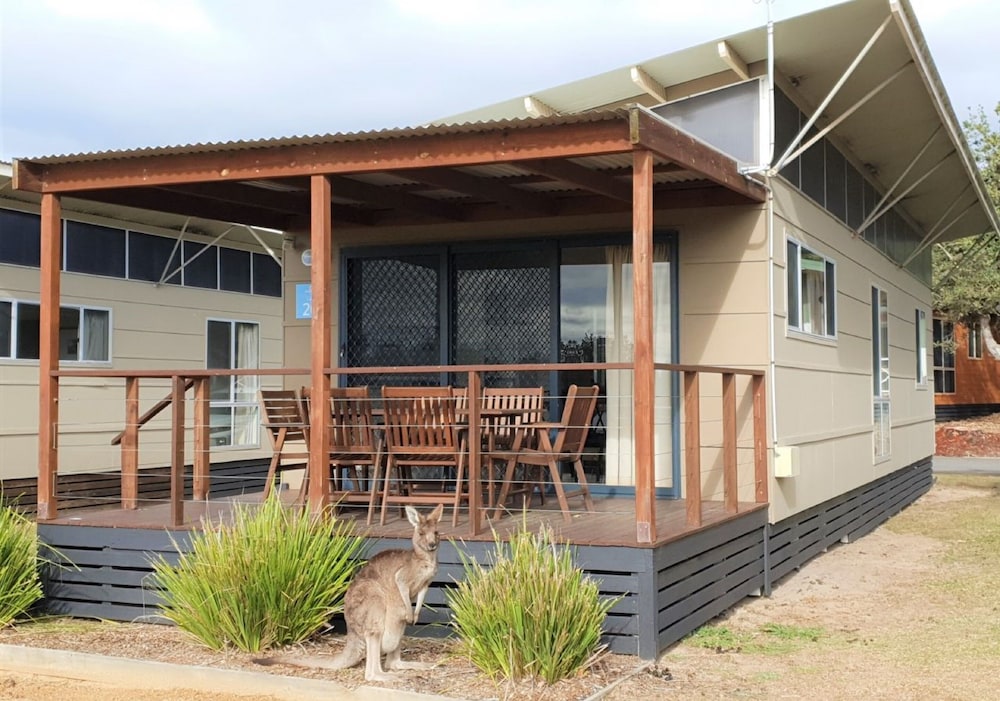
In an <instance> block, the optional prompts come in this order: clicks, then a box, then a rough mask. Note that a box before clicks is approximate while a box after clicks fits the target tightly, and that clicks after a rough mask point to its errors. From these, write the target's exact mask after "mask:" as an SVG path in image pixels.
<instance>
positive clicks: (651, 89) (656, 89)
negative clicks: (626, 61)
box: [629, 66, 667, 102]
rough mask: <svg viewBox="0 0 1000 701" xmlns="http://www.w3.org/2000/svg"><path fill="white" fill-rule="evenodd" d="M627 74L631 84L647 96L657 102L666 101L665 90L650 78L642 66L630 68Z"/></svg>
mask: <svg viewBox="0 0 1000 701" xmlns="http://www.w3.org/2000/svg"><path fill="white" fill-rule="evenodd" d="M629 73H630V74H631V75H632V82H633V83H635V84H636V85H637V86H638V87H639V89H640V90H642V91H643V92H644V93H646V94H647V95H652V96H653V97H655V98H656V99H657V100H658V101H659V102H666V101H667V89H666V88H665V87H664V86H663V84H662V83H660V81H658V80H657V79H656V78H654V77H653V76H651V75H650V74H649V73H647V72H646V71H645V70H643V68H642V66H632V68H631V69H630V71H629Z"/></svg>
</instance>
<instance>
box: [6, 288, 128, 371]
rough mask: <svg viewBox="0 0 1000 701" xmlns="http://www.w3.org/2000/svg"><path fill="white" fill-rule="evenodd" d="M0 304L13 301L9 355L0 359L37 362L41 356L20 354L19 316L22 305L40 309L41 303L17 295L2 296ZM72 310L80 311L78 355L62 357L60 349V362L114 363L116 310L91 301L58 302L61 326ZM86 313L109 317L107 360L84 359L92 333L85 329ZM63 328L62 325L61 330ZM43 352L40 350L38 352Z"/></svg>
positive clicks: (80, 363) (76, 363)
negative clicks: (23, 355) (31, 356)
mask: <svg viewBox="0 0 1000 701" xmlns="http://www.w3.org/2000/svg"><path fill="white" fill-rule="evenodd" d="M0 303H3V304H10V329H9V334H8V338H9V345H10V347H9V349H7V353H8V354H7V355H0V362H18V363H37V362H38V361H39V358H24V357H20V356H19V355H18V345H19V343H18V341H19V336H20V326H21V324H20V323H19V317H20V314H21V312H20V309H21V307H23V306H30V307H36V308H38V309H39V310H40V308H41V303H40V302H38V301H36V300H29V299H16V298H8V297H4V298H0ZM70 310H73V311H75V312H76V313H77V328H76V330H77V336H76V339H75V341H76V358H66V357H63V354H62V351H61V349H60V353H59V356H60V357H59V362H60V363H70V364H73V365H91V366H102V367H108V366H111V365H112V364H113V362H114V357H115V356H114V346H113V341H114V310H113V309H112V308H111V307H99V306H95V305H89V304H60V305H59V318H60V327H61V326H62V322H63V320H65V318H66V312H68V311H70ZM87 312H99V313H105V314H107V319H108V329H107V339H106V347H107V349H108V357H107V359H106V360H92V359H88V358H82V357H81V355H82V354H83V351H84V349H85V348H86V342H85V341H86V335H87V334H88V333H89V331H87V329H86V325H85V319H86V317H87ZM62 330H63V329H62V328H60V331H62ZM39 354H40V353H39Z"/></svg>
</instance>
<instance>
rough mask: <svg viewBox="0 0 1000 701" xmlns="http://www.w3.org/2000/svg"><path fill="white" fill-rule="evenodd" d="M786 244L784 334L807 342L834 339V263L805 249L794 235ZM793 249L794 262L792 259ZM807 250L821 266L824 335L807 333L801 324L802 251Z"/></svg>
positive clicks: (810, 249) (835, 278)
mask: <svg viewBox="0 0 1000 701" xmlns="http://www.w3.org/2000/svg"><path fill="white" fill-rule="evenodd" d="M785 238H786V243H785V311H786V325H785V328H786V331H787V332H789V333H790V334H792V335H795V336H796V337H799V338H803V339H810V340H814V339H815V340H824V341H834V342H835V341H836V340H837V261H836V260H834V259H833V258H830V257H829V256H825V255H823V254H822V253H819V252H817V251H816V250H814V249H812V248H810V247H809V246H806V245H805V244H804V243H802V241H800V240H799V239H797V238H795V237H794V236H786V237H785ZM792 248H794V249H795V256H794V261H793V260H792V258H791V253H792ZM803 251H806V252H808V253H809V254H811V255H812V256H815V257H816V258H818V259H820V260H821V261H822V263H823V297H824V300H823V302H822V303H821V304H822V314H823V324H824V328H825V331H824V333H816V332H815V331H812V330H806V329H805V328H804V324H803V318H804V317H805V314H804V310H805V307H806V300H805V299H804V295H803V289H802V287H803V286H802V252H803Z"/></svg>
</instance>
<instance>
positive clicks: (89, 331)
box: [80, 309, 111, 361]
mask: <svg viewBox="0 0 1000 701" xmlns="http://www.w3.org/2000/svg"><path fill="white" fill-rule="evenodd" d="M110 341H111V315H110V314H109V313H108V312H106V311H102V310H98V309H85V310H84V311H83V342H84V347H83V355H82V357H81V358H80V359H81V360H103V361H107V360H110V359H111V355H110V348H109V347H108V346H109V345H110Z"/></svg>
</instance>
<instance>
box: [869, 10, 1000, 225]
mask: <svg viewBox="0 0 1000 701" xmlns="http://www.w3.org/2000/svg"><path fill="white" fill-rule="evenodd" d="M889 9H890V11H891V12H892V16H893V18H894V19H895V21H896V25H897V26H898V27H899V31H900V35H901V36H902V38H903V41H904V42H905V43H906V47H907V48H908V49H909V51H910V55H911V56H913V60H914V61H916V62H917V64H918V65H919V66H920V69H921V71H920V75H921V77H923V79H924V82H925V84H926V85H927V91H928V92H929V93H930V95H931V98H932V101H933V103H934V108H935V109H936V110H937V112H938V115H939V116H940V117H941V123H942V124H944V127H945V129H946V130H947V132H948V136H949V137H950V138H951V140H952V143H954V144H955V150H956V152H957V153H958V156H959V158H961V159H962V164H963V165H964V166H965V169H966V171H967V172H968V175H969V178H970V180H971V181H972V183H973V186H974V187H975V189H976V193H977V195H978V197H979V202H980V204H981V205H982V207H983V210H984V211H985V212H986V217H987V219H989V221H990V223H991V224H992V225H993V231H994V232H1000V214H998V213H997V210H996V207H995V206H994V204H993V201H992V200H991V199H990V196H989V193H988V192H987V190H986V183H985V182H983V176H982V174H981V173H980V172H979V167H978V166H977V165H976V159H975V158H974V157H973V155H972V151H971V150H970V149H969V143H968V141H966V139H965V133H964V132H963V131H962V129H961V127H960V126H959V124H958V120H957V118H956V117H955V110H954V109H953V108H952V106H951V101H950V100H949V99H948V93H947V91H946V90H945V89H944V83H943V82H942V81H941V75H940V74H939V73H938V71H937V67H936V66H935V65H934V60H933V59H932V58H931V55H930V51H928V49H927V40H926V39H925V38H924V35H923V32H922V31H921V30H920V26H919V25H918V24H917V22H916V19H915V16H916V15H915V13H914V12H913V7H912V6H911V5H910V0H889ZM983 233H988V232H983Z"/></svg>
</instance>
